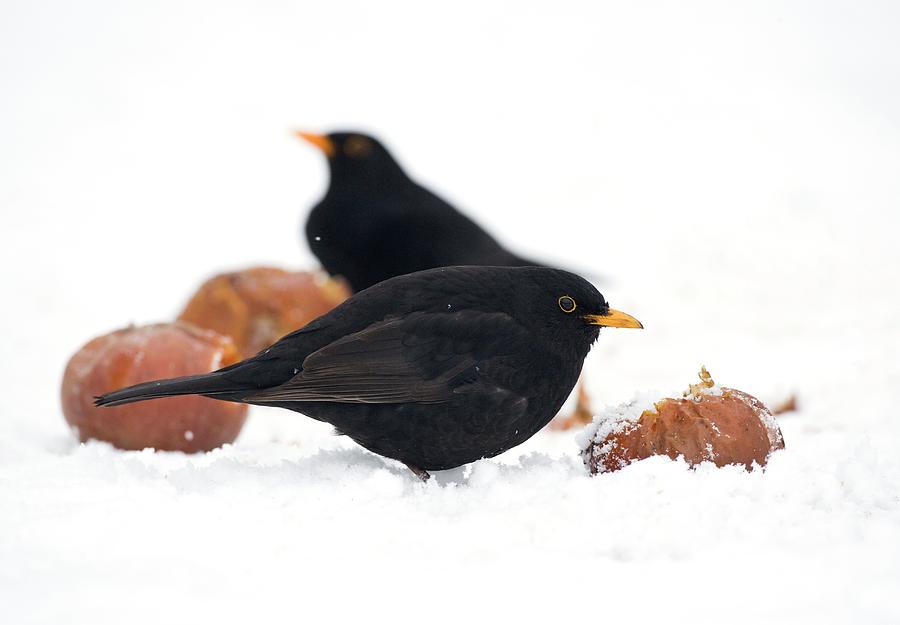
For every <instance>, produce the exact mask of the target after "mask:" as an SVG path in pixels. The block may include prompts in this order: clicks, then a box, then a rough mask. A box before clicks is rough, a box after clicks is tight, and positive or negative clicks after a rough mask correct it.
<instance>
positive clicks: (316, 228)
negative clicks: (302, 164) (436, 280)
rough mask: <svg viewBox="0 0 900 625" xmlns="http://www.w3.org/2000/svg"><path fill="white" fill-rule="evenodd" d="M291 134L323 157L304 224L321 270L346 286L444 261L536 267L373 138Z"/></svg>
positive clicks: (440, 264) (355, 287)
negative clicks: (320, 183)
mask: <svg viewBox="0 0 900 625" xmlns="http://www.w3.org/2000/svg"><path fill="white" fill-rule="evenodd" d="M296 134H297V136H299V137H301V138H302V139H305V140H306V141H308V142H310V143H312V144H313V145H315V146H316V147H318V148H319V149H320V150H322V152H323V153H324V154H325V156H327V157H328V168H329V170H330V174H331V182H330V184H329V186H328V191H327V192H326V193H325V197H324V198H322V200H321V201H320V202H319V203H318V204H316V206H315V207H313V209H312V211H311V212H310V214H309V218H308V219H307V222H306V240H307V241H308V243H309V247H310V249H311V250H312V252H313V253H314V254H315V255H316V257H317V258H318V259H319V261H320V262H321V263H322V266H323V267H325V270H326V271H327V272H328V273H330V274H331V275H334V276H343V277H344V278H345V279H346V280H347V282H349V284H350V287H351V288H352V289H353V290H354V291H361V290H362V289H365V288H368V287H370V286H372V285H373V284H377V283H378V282H381V281H382V280H387V279H388V278H393V277H394V276H400V275H403V274H407V273H412V272H414V271H421V270H423V269H431V268H434V267H448V266H451V265H493V266H505V267H521V266H525V265H538V264H540V263H534V262H531V261H529V260H526V259H523V258H520V257H518V256H516V255H515V254H513V253H512V252H508V251H507V250H505V249H503V247H502V246H501V245H500V244H499V243H497V241H495V240H494V238H493V237H491V235H489V234H488V233H487V232H485V231H484V230H483V229H482V228H481V227H480V226H478V224H476V223H475V222H473V221H472V220H471V219H469V218H468V217H466V216H465V215H463V214H462V213H460V212H459V211H458V210H456V209H455V208H453V207H452V206H451V205H450V204H448V203H447V202H445V201H444V200H442V199H441V198H439V197H438V196H437V195H435V194H434V193H432V192H431V191H429V190H428V189H426V188H424V187H422V186H420V185H418V184H416V182H414V181H413V180H412V179H411V178H410V177H409V176H407V175H406V173H405V172H404V171H403V169H402V168H401V167H400V165H398V164H397V161H395V160H394V158H393V157H392V156H391V154H390V153H389V152H388V151H387V150H386V149H385V148H384V146H383V145H381V143H379V142H378V141H377V140H376V139H374V138H373V137H370V136H367V135H364V134H362V133H358V132H335V133H332V134H329V135H316V134H311V133H306V132H298V133H296Z"/></svg>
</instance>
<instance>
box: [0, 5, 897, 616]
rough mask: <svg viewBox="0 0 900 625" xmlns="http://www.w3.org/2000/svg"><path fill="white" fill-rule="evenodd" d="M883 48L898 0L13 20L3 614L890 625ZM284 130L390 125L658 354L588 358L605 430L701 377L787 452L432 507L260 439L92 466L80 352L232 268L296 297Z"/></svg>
mask: <svg viewBox="0 0 900 625" xmlns="http://www.w3.org/2000/svg"><path fill="white" fill-rule="evenodd" d="M898 32H900V10H898V8H897V5H896V4H894V3H890V2H883V3H878V2H787V3H780V2H755V3H743V4H737V3H728V4H726V3H721V2H694V3H690V4H685V3H677V4H676V3H654V2H651V3H621V2H593V3H587V2H585V3H575V2H555V3H553V4H552V6H551V5H549V4H546V5H545V4H538V3H524V2H515V3H499V2H478V3H451V4H444V5H431V4H426V3H391V4H387V3H376V2H358V3H351V2H329V3H317V4H313V3H299V2H274V1H265V2H247V3H233V2H155V3H127V2H97V1H86V2H80V3H66V2H25V1H21V2H20V1H10V0H4V2H3V4H2V5H0V217H2V222H0V223H2V231H0V237H2V238H0V268H2V269H0V272H2V273H0V275H2V280H3V282H2V284H3V293H4V297H3V298H2V299H3V304H2V306H0V327H2V328H3V351H2V354H3V358H2V362H0V379H2V381H3V392H2V393H0V604H2V605H3V606H4V612H5V613H6V614H7V615H11V617H10V616H7V617H5V618H11V620H10V621H9V622H11V623H25V622H46V623H58V622H91V623H100V622H127V621H135V622H152V621H158V620H161V619H166V620H175V621H179V620H185V621H191V620H192V621H199V622H210V621H213V620H214V621H222V622H232V621H234V622H238V621H245V620H247V619H260V618H277V619H278V620H292V621H296V620H300V619H304V620H306V619H311V618H323V617H324V618H329V617H332V618H333V617H337V616H348V615H350V614H351V613H352V614H354V615H358V616H360V617H365V618H369V619H374V620H380V617H390V618H393V619H398V620H402V619H401V617H403V616H408V617H410V618H412V617H415V618H417V619H418V620H425V619H428V620H437V621H440V620H442V619H448V620H450V619H455V620H459V619H460V618H466V617H468V618H474V617H475V616H474V615H477V617H478V618H479V619H481V618H489V617H495V618H496V619H500V618H501V617H502V618H504V619H511V618H513V617H514V616H516V615H523V616H525V617H530V618H532V619H533V618H537V617H543V618H553V619H557V620H561V619H563V618H579V619H589V620H601V619H603V620H606V619H619V620H621V619H622V618H629V619H637V621H638V622H639V621H640V620H642V619H644V618H646V619H650V618H652V617H660V618H662V617H665V618H668V619H675V620H679V619H685V620H686V619H688V618H690V619H692V620H693V622H739V621H742V620H744V619H746V620H748V621H750V620H753V621H756V620H759V619H760V618H765V619H767V620H769V621H784V622H800V621H804V620H808V621H815V622H849V621H850V620H851V619H853V620H856V619H859V618H863V620H864V621H866V622H896V621H897V620H898V619H900V612H898V608H897V604H896V601H895V597H894V594H895V591H896V588H897V586H898V584H900V564H898V562H900V500H898V491H900V463H898V460H897V452H896V450H897V446H898V443H900V426H898V424H897V423H898V419H897V416H896V406H897V405H900V391H898V388H900V386H898V384H900V365H898V358H897V349H898V348H900V321H898V300H900V298H898V295H897V290H896V289H897V282H898V267H900V252H898V250H897V244H896V236H897V232H898V216H897V215H898V208H900V175H898V172H900V149H898V146H900V143H898V138H900V136H898V134H900V39H898V37H897V33H898ZM293 128H303V129H307V130H313V131H319V130H322V131H327V130H331V129H344V128H360V129H364V130H368V131H371V132H374V133H376V134H378V135H379V136H380V137H381V138H382V139H383V140H384V141H385V143H387V144H388V145H389V146H390V147H391V148H392V149H393V151H394V152H395V154H396V156H397V157H398V159H399V160H400V161H401V162H402V164H403V165H404V166H405V167H406V168H407V169H408V171H409V172H410V173H411V174H412V175H413V176H414V177H416V178H417V179H418V180H420V181H421V182H423V183H425V184H426V185H428V186H430V187H431V188H433V189H435V190H436V191H438V192H439V193H441V194H443V195H444V196H445V197H447V198H448V199H450V200H451V201H452V202H454V203H456V204H457V205H459V206H460V207H462V208H463V209H464V210H465V211H466V212H468V213H469V214H470V215H472V216H473V217H475V218H476V219H477V220H478V221H479V222H481V223H483V224H484V225H485V226H486V227H487V228H488V229H490V230H491V231H492V232H494V233H495V234H496V235H497V236H498V238H500V239H501V240H502V241H504V242H505V243H507V244H508V245H509V246H510V247H511V248H513V249H515V250H516V251H519V252H521V253H523V254H527V255H529V256H533V257H537V258H543V259H547V260H548V261H549V262H555V263H558V264H561V265H564V266H566V267H570V268H573V269H575V270H578V271H580V272H582V273H585V274H588V275H590V276H597V277H599V281H598V283H599V285H600V287H601V290H602V291H603V292H604V294H605V295H606V296H607V298H608V299H609V300H610V301H611V303H612V304H613V305H614V306H615V307H617V308H621V309H624V310H626V311H628V312H630V313H632V314H634V315H635V316H637V317H638V318H639V319H641V320H642V321H643V322H644V324H645V326H646V330H645V331H644V332H630V331H629V332H625V331H620V332H613V331H609V332H605V333H604V334H603V336H602V337H601V339H600V342H599V343H598V345H597V346H596V347H595V349H594V351H593V352H592V354H591V355H590V356H589V358H588V361H587V362H586V365H585V371H586V374H587V380H588V386H589V388H590V390H591V391H592V394H593V396H594V400H595V402H596V403H597V404H598V406H602V405H604V404H615V403H619V402H622V401H627V400H628V399H629V398H630V397H632V395H633V394H634V393H635V392H636V391H645V390H649V389H660V391H661V392H667V393H668V392H672V391H677V390H680V389H681V388H682V387H684V386H686V385H687V383H688V382H692V381H693V379H694V375H695V373H696V371H697V370H698V368H699V366H700V364H701V363H702V364H706V365H707V366H708V367H709V368H710V370H711V372H712V373H713V375H714V377H715V378H716V379H717V381H719V382H720V383H722V384H724V385H727V386H734V387H737V388H741V389H743V390H745V391H748V392H750V393H753V394H755V395H757V396H759V397H760V398H762V399H764V400H766V401H776V400H778V399H781V398H783V397H785V396H787V395H788V394H790V393H797V396H798V398H799V400H800V402H801V410H800V411H799V412H798V413H795V414H793V415H789V416H785V417H783V418H782V419H781V424H782V428H783V431H784V434H785V439H786V443H787V449H786V450H785V451H784V452H782V453H781V454H778V455H776V457H775V458H773V460H772V463H771V465H770V468H769V470H768V471H767V472H766V473H764V474H763V473H761V472H756V473H754V474H749V475H748V474H745V473H743V472H741V471H738V470H731V469H725V470H717V469H714V468H712V467H703V468H701V469H700V470H698V471H688V470H687V469H685V467H684V465H682V464H680V463H673V462H669V461H667V460H666V461H663V460H660V461H657V460H653V461H648V462H645V463H641V464H640V465H634V466H632V467H629V468H628V469H626V470H625V471H622V472H621V473H619V474H615V475H607V476H601V477H599V478H594V479H589V478H587V477H586V476H585V475H584V472H583V469H582V467H581V466H580V461H579V460H578V458H577V448H576V447H575V445H574V443H573V442H572V435H571V434H570V433H566V434H561V435H553V434H548V433H541V434H539V435H538V436H536V437H535V439H533V440H532V441H529V443H528V444H526V445H525V446H523V447H522V448H520V449H515V450H512V451H511V452H509V453H508V454H506V455H505V456H504V457H503V458H501V459H498V460H493V461H483V462H481V463H477V464H476V465H475V466H474V467H472V468H470V469H467V470H465V471H456V472H450V473H449V474H447V475H443V476H438V479H437V480H434V481H433V482H432V483H430V484H428V485H420V484H417V483H415V482H414V481H412V480H410V479H409V476H408V475H407V474H406V473H405V471H404V470H401V468H400V467H398V466H396V465H395V464H393V463H391V462H389V461H383V460H380V459H378V458H375V457H373V456H371V455H370V454H367V453H366V452H364V451H362V450H359V449H358V448H356V447H354V446H352V445H350V444H348V443H345V442H343V441H341V440H340V439H336V438H334V437H332V436H331V435H330V434H329V433H328V430H327V428H324V427H323V426H321V425H319V424H314V423H310V422H308V421H307V420H306V419H303V418H302V417H301V416H299V415H293V414H289V413H281V412H277V411H261V410H256V409H254V411H253V412H252V413H251V420H250V423H249V425H248V427H247V429H246V430H245V432H244V434H242V436H241V438H240V439H239V440H238V441H237V443H236V445H235V446H234V447H231V448H228V449H225V450H220V451H217V452H214V453H212V454H209V455H207V456H199V457H193V458H186V457H184V456H181V455H178V454H155V455H154V454H152V453H151V452H145V453H123V452H118V451H115V450H112V449H111V448H109V447H107V446H105V445H103V444H99V443H90V444H88V445H78V444H77V442H76V441H75V439H74V438H73V437H72V435H71V433H70V432H69V431H68V430H67V428H66V427H65V423H64V421H63V419H62V416H61V413H60V410H59V405H58V390H59V389H58V387H59V381H60V377H61V374H62V370H63V367H64V366H65V362H66V360H67V359H68V357H69V356H70V355H71V354H72V353H73V352H74V351H75V350H76V349H77V348H78V347H80V346H81V345H82V344H83V343H84V342H86V341H87V340H88V339H90V338H91V337H93V336H96V335H98V334H101V333H105V332H107V331H109V330H112V329H114V328H117V327H120V326H122V325H125V324H127V323H129V322H132V321H134V322H138V323H142V322H150V321H157V320H165V319H169V318H171V317H173V316H174V315H175V314H176V313H177V312H178V310H179V309H180V307H181V306H182V305H183V303H184V301H185V300H186V298H187V297H188V296H189V295H190V293H191V292H192V289H193V288H195V286H196V285H197V284H198V283H199V282H200V281H201V280H202V279H203V278H205V277H207V276H208V275H210V274H212V273H215V272H217V271H220V270H224V269H232V268H239V267H242V266H246V265H250V264H259V263H264V264H274V265H282V266H287V267H292V268H312V267H314V266H315V261H314V259H313V258H312V256H311V255H310V253H309V252H308V250H307V249H306V246H305V243H303V242H302V241H301V239H300V236H299V232H300V226H301V224H302V222H303V219H304V218H305V213H306V210H307V209H308V207H309V206H311V205H312V203H314V202H315V201H316V200H317V199H318V197H319V196H320V195H321V193H322V192H323V190H324V188H325V185H326V175H327V171H326V168H325V164H324V162H323V160H322V158H321V156H320V155H319V154H318V153H317V152H316V151H315V150H312V149H310V148H309V147H308V146H304V145H302V144H300V143H298V142H297V141H296V140H295V139H294V138H292V137H291V135H290V133H289V130H291V129H293ZM522 455H524V458H523V459H522V460H520V459H519V457H520V456H522ZM377 617H379V618H377Z"/></svg>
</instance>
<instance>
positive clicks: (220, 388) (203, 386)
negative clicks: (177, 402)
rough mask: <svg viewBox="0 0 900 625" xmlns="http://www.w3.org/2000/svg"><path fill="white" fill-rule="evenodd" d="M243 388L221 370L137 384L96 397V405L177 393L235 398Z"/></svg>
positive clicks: (111, 404) (127, 401)
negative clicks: (220, 371) (224, 375)
mask: <svg viewBox="0 0 900 625" xmlns="http://www.w3.org/2000/svg"><path fill="white" fill-rule="evenodd" d="M241 390H243V389H240V388H235V384H234V382H229V381H228V380H225V379H224V378H223V376H222V375H220V374H219V372H214V373H206V374H203V375H189V376H185V377H182V378H172V379H169V380H155V381H153V382H144V383H142V384H135V385H134V386H128V387H125V388H122V389H119V390H117V391H112V392H111V393H106V394H105V395H100V396H98V397H95V398H94V405H95V406H121V405H122V404H130V403H132V402H136V401H144V400H146V399H159V398H160V397H174V396H176V395H206V396H209V397H216V396H224V395H230V396H231V397H221V398H222V399H234V397H233V396H234V394H235V393H239V392H240V391H241Z"/></svg>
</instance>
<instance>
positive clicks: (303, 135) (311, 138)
mask: <svg viewBox="0 0 900 625" xmlns="http://www.w3.org/2000/svg"><path fill="white" fill-rule="evenodd" d="M294 136H295V137H299V138H300V139H303V140H304V141H307V142H309V143H312V144H313V145H314V146H316V147H317V148H319V149H320V150H322V151H323V152H324V153H325V156H327V157H328V158H331V157H332V156H334V152H335V150H334V143H332V141H331V139H329V138H328V137H327V136H326V135H317V134H313V133H311V132H302V131H299V130H297V131H295V132H294Z"/></svg>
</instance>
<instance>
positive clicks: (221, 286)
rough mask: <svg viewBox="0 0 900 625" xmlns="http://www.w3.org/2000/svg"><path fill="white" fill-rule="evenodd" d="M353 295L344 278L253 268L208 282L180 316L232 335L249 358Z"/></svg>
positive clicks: (222, 275)
mask: <svg viewBox="0 0 900 625" xmlns="http://www.w3.org/2000/svg"><path fill="white" fill-rule="evenodd" d="M349 296H350V289H349V287H347V285H346V283H344V282H343V281H341V280H338V279H334V278H329V277H327V276H326V275H325V274H322V273H318V272H311V271H285V270H284V269H278V268H275V267H251V268H249V269H243V270H241V271H234V272H230V273H223V274H219V275H217V276H213V277H212V278H210V279H209V280H207V281H206V282H204V283H203V284H202V285H200V287H199V288H198V289H197V291H196V292H195V293H194V295H193V296H192V297H191V299H190V300H189V301H188V303H187V305H186V306H185V307H184V310H183V311H182V312H181V314H180V315H179V316H178V319H179V320H182V321H188V322H190V323H193V324H194V325H197V326H200V327H201V328H209V329H210V330H215V331H216V332H218V333H220V334H224V335H226V336H230V337H231V338H232V340H233V341H234V343H235V345H236V346H237V349H238V352H239V353H240V356H241V358H249V357H251V356H253V355H255V354H256V353H258V352H259V351H261V350H263V349H265V348H267V347H268V346H269V345H271V344H272V343H274V342H275V341H277V340H278V339H280V338H281V337H282V336H284V335H285V334H289V333H290V332H293V331H294V330H298V329H300V328H302V327H303V326H305V325H306V324H307V323H309V322H310V321H312V320H313V319H315V318H317V317H320V316H321V315H324V314H325V313H327V312H328V311H329V310H331V309H332V308H334V307H335V306H337V305H338V304H340V303H341V302H343V301H344V300H345V299H347V298H348V297H349Z"/></svg>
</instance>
